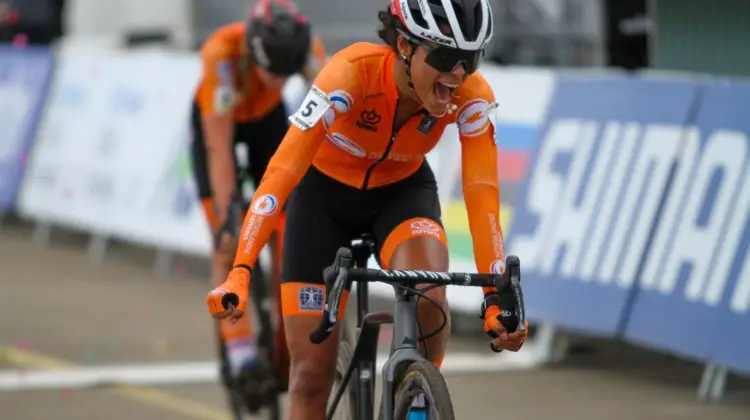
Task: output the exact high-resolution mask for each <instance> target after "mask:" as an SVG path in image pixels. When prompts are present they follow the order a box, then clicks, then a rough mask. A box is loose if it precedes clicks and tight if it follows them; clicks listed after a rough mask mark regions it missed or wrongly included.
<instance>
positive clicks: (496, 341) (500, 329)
mask: <svg viewBox="0 0 750 420" xmlns="http://www.w3.org/2000/svg"><path fill="white" fill-rule="evenodd" d="M500 314H501V310H500V307H499V306H497V305H489V306H488V307H487V311H486V312H485V314H484V332H486V333H487V335H489V336H490V338H492V344H493V345H494V346H495V347H496V348H498V349H501V350H508V351H514V352H515V351H518V350H520V349H521V347H522V346H523V343H525V342H526V335H527V334H528V330H529V323H528V322H524V324H525V325H526V328H525V329H524V330H520V329H518V328H516V330H515V331H514V332H512V333H509V332H508V331H507V330H506V329H505V327H504V326H503V324H502V323H501V322H500Z"/></svg>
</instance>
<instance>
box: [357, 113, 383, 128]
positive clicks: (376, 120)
mask: <svg viewBox="0 0 750 420" xmlns="http://www.w3.org/2000/svg"><path fill="white" fill-rule="evenodd" d="M381 120H382V117H381V116H380V115H378V113H377V112H375V108H373V109H371V110H369V111H368V110H364V111H362V113H361V114H359V121H357V123H356V124H357V127H359V128H362V129H365V130H368V131H372V132H373V133H376V132H377V131H378V127H377V126H378V124H380V121H381Z"/></svg>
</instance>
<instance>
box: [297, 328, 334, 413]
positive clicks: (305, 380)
mask: <svg viewBox="0 0 750 420" xmlns="http://www.w3.org/2000/svg"><path fill="white" fill-rule="evenodd" d="M319 322H320V318H319V317H317V316H303V315H292V316H286V317H285V318H284V324H285V325H284V326H285V330H286V339H287V345H288V346H289V355H290V359H291V366H290V381H289V392H290V394H291V396H292V398H294V399H295V402H296V403H297V404H300V403H304V404H305V406H311V407H312V406H318V405H323V406H325V404H326V401H327V398H328V394H329V393H330V391H331V386H332V385H333V380H334V376H335V373H336V355H337V351H336V350H337V348H338V334H337V333H335V334H333V335H331V337H329V338H328V340H326V341H324V342H323V343H321V344H313V343H311V342H310V340H309V336H310V333H311V332H312V331H313V330H314V329H315V328H316V327H317V326H318V323H319ZM337 329H338V328H337Z"/></svg>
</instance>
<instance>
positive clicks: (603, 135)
mask: <svg viewBox="0 0 750 420" xmlns="http://www.w3.org/2000/svg"><path fill="white" fill-rule="evenodd" d="M695 101H696V88H695V86H694V84H692V83H685V82H681V81H667V80H658V79H654V80H651V79H636V78H630V77H619V76H598V77H592V76H591V75H588V76H577V75H567V76H561V77H560V78H559V79H558V82H557V86H556V92H555V95H554V97H553V99H552V102H551V104H550V108H549V111H548V114H547V121H546V122H545V124H544V127H543V130H542V132H541V138H540V139H539V144H538V147H537V148H536V151H535V153H534V156H533V158H532V167H531V169H530V170H529V172H528V176H527V178H526V180H525V182H524V185H523V187H522V191H521V194H520V199H519V200H518V201H517V203H516V208H515V212H516V215H515V221H514V223H513V225H512V228H511V230H510V232H509V235H508V238H507V244H508V246H507V249H508V251H509V252H510V253H513V254H516V255H518V256H519V257H520V258H521V262H522V264H523V267H524V288H525V289H526V296H527V305H528V308H527V309H528V311H529V316H530V317H531V318H532V319H534V320H537V321H543V322H549V323H552V324H556V325H562V326H565V327H569V328H573V329H579V330H585V331H588V332H592V333H597V334H603V335H610V334H615V333H616V332H617V331H618V328H619V326H620V324H621V322H622V318H623V315H624V314H625V310H626V307H627V305H628V302H629V297H630V295H631V289H632V286H633V284H634V281H635V278H636V277H637V274H638V268H639V266H640V261H641V259H642V258H643V250H644V248H645V247H646V246H647V243H648V241H649V237H650V234H651V231H652V229H653V227H654V223H655V217H656V215H657V211H658V209H659V207H660V203H661V201H662V196H663V194H664V191H665V189H666V187H667V184H668V182H669V179H670V174H671V171H672V167H673V165H674V162H675V159H676V158H677V156H678V154H679V153H680V149H681V147H680V146H681V143H682V140H683V137H684V130H683V125H684V124H685V122H686V120H687V119H688V118H689V116H690V112H691V109H692V108H693V107H694V105H695V104H694V103H695Z"/></svg>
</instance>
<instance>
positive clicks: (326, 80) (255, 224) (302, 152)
mask: <svg viewBox="0 0 750 420" xmlns="http://www.w3.org/2000/svg"><path fill="white" fill-rule="evenodd" d="M356 80H357V79H356V75H354V70H353V68H352V65H351V63H350V62H348V61H346V60H344V59H338V60H332V61H331V62H329V63H328V64H327V65H326V66H325V68H323V70H322V71H321V72H320V74H319V75H318V77H317V78H316V79H315V82H314V83H313V85H312V87H311V88H310V90H309V91H308V93H307V96H305V99H304V100H303V101H302V104H301V105H300V107H299V109H298V110H297V112H296V113H294V114H293V115H292V116H291V117H289V121H290V122H291V125H290V127H289V131H287V133H286V135H285V136H284V139H283V140H282V141H281V145H280V146H279V148H278V150H277V151H276V153H275V154H274V155H273V157H272V158H271V161H270V162H269V163H268V169H267V170H266V173H265V175H264V176H263V179H262V180H261V182H260V185H259V186H258V189H257V191H256V192H255V194H254V196H253V201H252V203H251V204H250V209H249V211H248V213H247V216H246V217H245V222H244V224H243V226H242V233H241V235H240V243H239V246H238V247H237V254H236V256H235V260H234V264H235V266H246V267H248V268H249V267H253V265H254V264H255V261H256V260H257V259H258V254H259V253H260V251H261V250H262V249H263V246H265V244H266V242H267V241H268V239H269V237H270V236H271V233H272V232H273V230H274V228H275V225H276V218H277V217H278V214H279V212H280V210H281V208H282V207H283V206H284V203H285V202H286V200H287V198H288V197H289V194H290V193H291V192H292V190H293V189H294V187H296V186H297V184H298V183H299V181H300V180H301V179H302V176H303V175H304V174H305V173H306V172H307V170H308V168H309V167H310V165H311V164H312V161H313V158H314V157H315V154H316V153H317V151H318V147H319V146H320V144H321V143H322V142H323V138H324V135H325V131H326V128H325V127H324V124H323V122H324V120H327V121H328V122H329V123H330V122H331V121H332V120H333V118H335V112H338V111H335V110H334V108H332V107H331V103H330V101H329V100H328V94H330V93H331V92H333V91H334V90H338V89H345V90H348V91H349V92H353V91H354V90H355V89H358V88H359V84H358V83H356Z"/></svg>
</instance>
